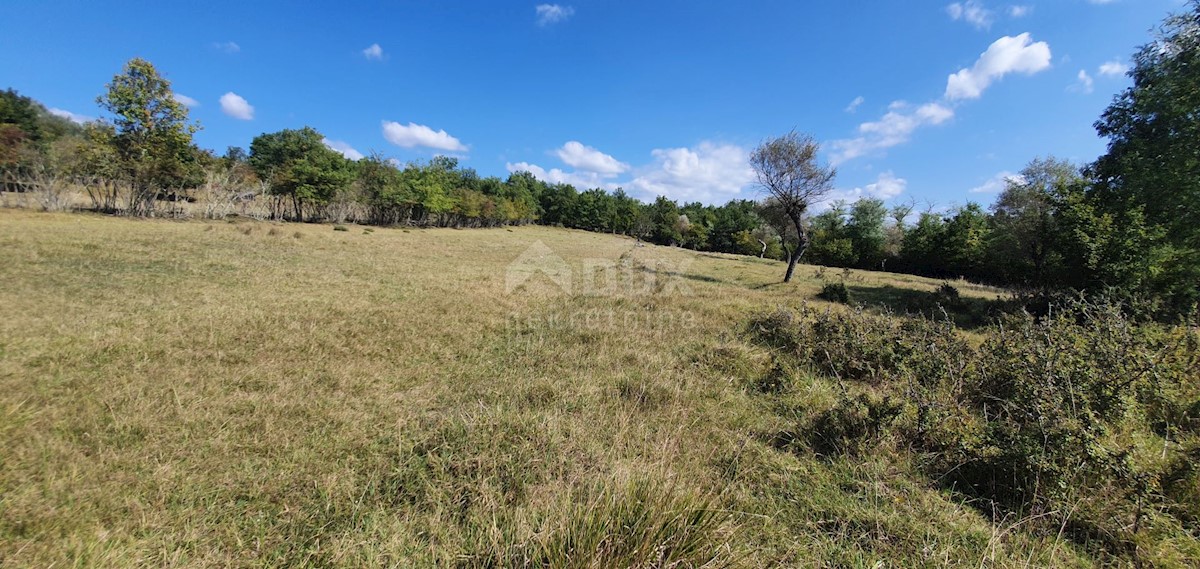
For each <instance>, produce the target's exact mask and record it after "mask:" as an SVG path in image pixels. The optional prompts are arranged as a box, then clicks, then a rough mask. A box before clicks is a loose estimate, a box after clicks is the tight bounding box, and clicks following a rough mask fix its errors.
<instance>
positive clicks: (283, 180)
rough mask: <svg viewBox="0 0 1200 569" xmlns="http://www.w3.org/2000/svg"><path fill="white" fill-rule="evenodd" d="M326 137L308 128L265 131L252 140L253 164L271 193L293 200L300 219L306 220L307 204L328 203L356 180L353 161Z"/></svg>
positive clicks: (295, 213)
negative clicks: (332, 145)
mask: <svg viewBox="0 0 1200 569" xmlns="http://www.w3.org/2000/svg"><path fill="white" fill-rule="evenodd" d="M323 140H324V137H323V136H321V133H319V132H317V131H316V130H315V129H313V128H311V127H304V128H302V129H299V130H292V129H284V130H281V131H279V132H274V133H270V134H261V135H259V136H257V137H255V138H254V140H253V141H252V142H251V143H250V159H249V160H250V166H251V167H252V168H254V172H255V173H256V174H257V175H258V177H259V178H261V179H262V180H265V181H267V183H268V191H270V193H272V194H274V195H277V196H286V197H288V198H290V199H291V200H292V207H293V212H294V215H295V218H296V219H304V208H305V206H307V205H312V206H319V205H324V204H326V203H328V202H329V200H330V199H332V198H333V196H334V195H335V194H336V193H337V192H338V190H340V189H342V188H344V187H346V186H347V185H348V184H349V183H350V181H351V179H352V176H353V170H352V168H351V166H350V163H349V161H347V160H346V159H345V158H344V157H343V156H342V155H341V154H339V153H338V152H336V151H334V150H332V149H330V148H328V147H326V146H325V143H324V142H323Z"/></svg>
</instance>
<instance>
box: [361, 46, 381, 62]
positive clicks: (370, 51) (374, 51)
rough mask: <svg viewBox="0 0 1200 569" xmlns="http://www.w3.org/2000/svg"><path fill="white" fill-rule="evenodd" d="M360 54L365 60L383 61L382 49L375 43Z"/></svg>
mask: <svg viewBox="0 0 1200 569" xmlns="http://www.w3.org/2000/svg"><path fill="white" fill-rule="evenodd" d="M362 53H363V57H366V58H367V59H383V48H382V47H379V44H377V43H373V44H371V47H368V48H367V49H364V50H362Z"/></svg>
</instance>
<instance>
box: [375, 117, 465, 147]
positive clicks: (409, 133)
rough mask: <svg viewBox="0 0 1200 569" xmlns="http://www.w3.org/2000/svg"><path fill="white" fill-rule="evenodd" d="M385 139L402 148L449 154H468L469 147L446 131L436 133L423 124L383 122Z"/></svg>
mask: <svg viewBox="0 0 1200 569" xmlns="http://www.w3.org/2000/svg"><path fill="white" fill-rule="evenodd" d="M383 137H384V138H386V139H387V141H388V142H390V143H392V144H395V145H396V146H399V147H401V148H415V147H417V146H422V147H425V148H433V149H436V150H446V151H448V152H466V151H467V146H466V145H465V144H463V143H462V142H459V140H458V139H457V138H454V137H453V136H450V135H449V134H448V133H447V132H446V131H444V130H438V131H435V130H433V129H432V128H429V127H427V126H425V125H423V124H416V123H411V122H410V123H408V125H407V126H406V125H402V124H400V123H398V122H392V121H383Z"/></svg>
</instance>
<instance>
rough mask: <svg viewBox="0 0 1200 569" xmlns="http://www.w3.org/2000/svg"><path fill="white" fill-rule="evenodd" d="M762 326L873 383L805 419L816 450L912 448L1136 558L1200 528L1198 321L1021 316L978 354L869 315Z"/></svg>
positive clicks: (973, 487)
mask: <svg viewBox="0 0 1200 569" xmlns="http://www.w3.org/2000/svg"><path fill="white" fill-rule="evenodd" d="M749 330H750V332H751V334H752V336H753V337H754V338H756V339H757V340H758V341H759V342H760V343H762V344H764V345H766V346H770V347H771V348H773V349H774V350H775V352H776V354H777V356H776V357H777V358H781V360H780V361H782V362H784V364H783V365H787V364H786V362H795V364H796V365H800V366H802V367H807V368H809V369H811V370H812V371H814V372H816V373H819V374H822V375H826V376H830V377H834V378H838V379H841V380H847V381H852V382H863V383H864V384H865V385H866V386H867V387H866V389H865V390H859V391H858V394H857V395H855V394H853V393H850V392H847V393H844V394H841V395H838V396H837V397H836V398H835V400H834V402H833V403H832V404H831V405H830V406H827V407H822V408H817V409H811V410H809V412H807V413H805V414H804V415H803V417H805V418H803V419H802V421H801V423H800V424H798V425H797V426H796V429H795V430H794V431H793V432H794V433H801V434H799V435H796V438H797V440H802V441H804V443H805V445H806V447H807V448H808V449H811V450H812V451H813V452H816V453H818V454H823V455H838V454H843V453H851V454H854V453H861V452H865V451H867V450H868V449H871V448H874V447H876V446H877V445H880V444H891V445H895V446H896V447H898V448H909V449H913V450H915V451H917V452H918V453H920V456H922V457H923V458H922V462H923V464H924V465H925V468H926V470H927V471H928V472H929V474H930V475H931V476H932V477H934V478H935V479H937V480H939V481H941V482H942V483H943V484H946V485H948V486H949V487H952V488H954V489H955V490H957V491H961V492H965V493H966V494H968V495H970V496H973V497H975V498H978V499H983V500H986V502H984V504H985V505H984V509H985V510H990V508H991V507H992V506H988V505H986V504H992V505H994V507H997V508H1001V509H1004V510H1007V511H1010V512H1014V513H1017V514H1019V515H1022V516H1029V519H1030V520H1039V521H1038V522H1037V524H1036V527H1040V528H1042V529H1043V530H1044V531H1046V532H1047V533H1049V534H1055V533H1058V532H1061V531H1063V530H1064V529H1065V530H1066V535H1067V536H1068V537H1070V538H1072V539H1075V540H1077V541H1078V542H1079V543H1081V544H1084V545H1086V546H1087V547H1091V548H1096V549H1098V550H1099V551H1104V552H1107V553H1108V554H1111V555H1122V556H1129V557H1131V558H1133V559H1134V560H1138V561H1143V560H1144V559H1142V557H1141V556H1143V555H1146V553H1145V552H1147V551H1150V549H1149V548H1148V547H1147V545H1148V544H1150V543H1155V544H1157V547H1159V548H1160V549H1161V546H1162V544H1163V541H1162V539H1163V535H1164V532H1166V534H1169V533H1170V532H1177V533H1178V532H1184V531H1196V530H1197V529H1198V526H1197V525H1196V524H1197V521H1198V518H1197V514H1200V506H1198V505H1197V502H1196V501H1195V500H1196V497H1197V494H1196V492H1195V490H1194V488H1195V483H1196V481H1197V479H1198V477H1197V474H1196V471H1195V469H1194V468H1193V467H1192V466H1191V465H1192V464H1194V462H1193V461H1194V458H1195V456H1197V455H1200V411H1198V409H1200V384H1197V383H1196V378H1200V355H1197V354H1198V350H1197V348H1198V347H1200V332H1198V331H1197V330H1196V329H1195V328H1189V327H1183V326H1179V327H1163V326H1159V325H1142V326H1139V325H1135V324H1134V323H1133V322H1132V321H1131V320H1129V319H1128V318H1127V317H1125V316H1124V315H1123V313H1122V311H1121V310H1120V309H1119V308H1118V307H1115V306H1112V305H1095V304H1089V303H1073V304H1067V305H1064V306H1059V307H1058V309H1056V310H1054V311H1053V312H1052V313H1051V315H1049V316H1047V317H1045V318H1042V319H1040V320H1035V319H1034V318H1032V317H1029V316H1027V315H1026V316H1022V317H1017V318H1011V319H1009V320H1008V321H1006V322H1004V323H1003V324H1001V325H997V326H995V327H993V328H991V329H988V330H986V331H985V333H984V341H983V343H982V345H981V346H979V347H973V346H972V345H971V344H970V343H968V342H967V341H966V340H964V339H962V338H961V337H960V336H959V334H958V333H957V332H956V330H955V329H954V327H953V326H952V325H949V324H948V323H942V322H937V321H932V320H927V319H923V318H917V319H913V318H897V317H892V316H888V315H876V314H870V313H866V312H861V311H825V312H817V311H814V310H812V309H808V308H802V309H801V310H800V311H799V312H792V311H778V312H775V313H773V314H770V315H767V316H765V317H762V318H759V319H756V320H754V321H753V322H752V323H751V325H750V329H749ZM777 365H781V364H777ZM1160 554H1161V555H1166V557H1163V559H1169V558H1172V557H1171V556H1173V555H1181V554H1182V553H1179V552H1176V553H1170V552H1169V551H1167V552H1165V553H1164V552H1162V551H1159V552H1158V553H1155V555H1160Z"/></svg>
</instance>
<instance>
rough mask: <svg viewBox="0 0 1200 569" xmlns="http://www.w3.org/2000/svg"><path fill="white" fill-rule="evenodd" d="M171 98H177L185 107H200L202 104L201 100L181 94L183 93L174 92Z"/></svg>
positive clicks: (176, 100)
mask: <svg viewBox="0 0 1200 569" xmlns="http://www.w3.org/2000/svg"><path fill="white" fill-rule="evenodd" d="M171 98H172V99H175V102H177V103H179V104H181V105H183V106H185V107H199V106H200V101H197V100H195V99H193V98H191V97H189V96H187V95H184V94H181V93H172V94H171Z"/></svg>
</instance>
